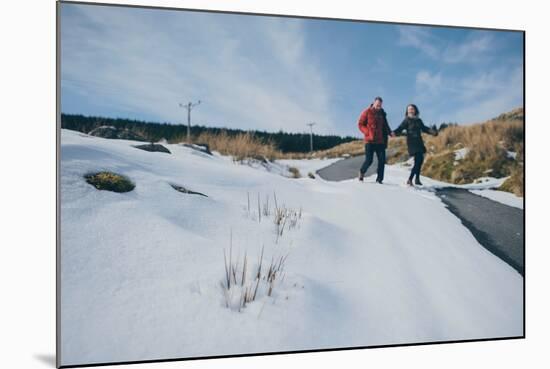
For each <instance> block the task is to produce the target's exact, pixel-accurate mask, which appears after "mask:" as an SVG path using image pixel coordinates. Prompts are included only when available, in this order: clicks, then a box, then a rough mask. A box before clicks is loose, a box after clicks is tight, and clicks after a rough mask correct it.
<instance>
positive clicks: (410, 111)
mask: <svg viewBox="0 0 550 369" xmlns="http://www.w3.org/2000/svg"><path fill="white" fill-rule="evenodd" d="M419 114H420V111H419V110H418V108H417V107H416V105H414V104H409V105H407V109H406V110H405V119H404V120H403V122H402V123H401V124H400V125H399V127H397V129H396V130H394V133H395V134H399V133H401V132H402V131H403V130H406V131H407V149H408V151H409V156H412V157H414V166H413V167H412V170H411V175H410V176H409V180H408V181H407V184H408V185H409V186H412V185H413V182H412V180H413V178H414V177H416V178H415V181H414V183H415V184H417V185H422V182H420V170H421V168H422V163H423V162H424V154H425V153H426V146H424V140H422V132H424V133H428V134H431V135H434V136H437V131H436V130H434V129H431V128H428V127H426V126H425V125H424V122H422V119H420V118H419V117H418V115H419Z"/></svg>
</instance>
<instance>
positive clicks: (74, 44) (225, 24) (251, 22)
mask: <svg viewBox="0 0 550 369" xmlns="http://www.w3.org/2000/svg"><path fill="white" fill-rule="evenodd" d="M63 11H64V12H63V14H62V20H61V25H62V26H61V27H62V28H61V29H62V46H63V47H62V64H61V68H62V89H64V90H65V91H68V92H70V93H72V94H78V95H79V96H81V97H82V98H84V99H85V100H86V101H87V102H88V103H89V104H90V105H93V106H99V107H101V108H102V109H103V110H104V111H109V109H113V110H116V111H125V112H128V114H130V113H135V114H133V115H134V116H140V115H141V116H142V115H146V116H151V117H158V119H159V120H166V121H171V122H181V121H182V120H183V119H182V118H183V117H184V112H183V111H182V110H181V109H180V108H179V107H178V102H180V101H183V102H186V101H188V100H197V99H202V100H204V101H205V102H204V104H203V105H201V107H200V108H197V109H196V110H195V111H194V122H195V123H198V124H207V125H215V126H227V127H239V128H245V129H265V130H270V131H274V130H279V129H284V130H287V131H303V130H304V128H305V123H307V122H309V121H312V120H314V121H317V122H318V123H319V125H318V127H319V128H318V130H319V131H324V132H326V133H328V132H336V131H337V128H336V127H335V126H334V124H333V119H332V118H331V112H330V111H329V110H328V105H329V104H328V101H329V100H330V95H329V93H330V88H329V86H327V84H326V82H325V81H324V80H323V78H322V73H320V71H319V66H318V65H317V64H316V63H315V61H314V60H310V58H308V53H307V50H306V42H305V34H304V29H303V25H302V22H303V21H302V20H298V19H281V18H261V19H258V18H254V17H239V16H236V15H231V16H230V15H219V14H208V13H184V12H168V11H160V10H143V9H129V8H120V9H118V8H112V7H109V8H106V7H100V6H82V5H68V4H63ZM312 91H314V92H315V93H311V92H312ZM62 103H63V101H62ZM62 108H63V106H62Z"/></svg>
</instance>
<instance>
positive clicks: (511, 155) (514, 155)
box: [506, 151, 518, 160]
mask: <svg viewBox="0 0 550 369" xmlns="http://www.w3.org/2000/svg"><path fill="white" fill-rule="evenodd" d="M517 155H518V153H517V152H514V151H506V156H507V157H508V158H510V159H514V160H516V156H517Z"/></svg>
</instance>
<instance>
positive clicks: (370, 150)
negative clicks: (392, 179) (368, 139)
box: [361, 143, 386, 182]
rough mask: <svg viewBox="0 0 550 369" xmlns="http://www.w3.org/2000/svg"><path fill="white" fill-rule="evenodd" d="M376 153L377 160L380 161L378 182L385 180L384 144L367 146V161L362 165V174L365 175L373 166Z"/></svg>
mask: <svg viewBox="0 0 550 369" xmlns="http://www.w3.org/2000/svg"><path fill="white" fill-rule="evenodd" d="M374 153H376V159H377V160H378V168H377V177H376V181H377V182H382V181H383V180H384V165H385V164H386V145H384V144H373V143H368V144H365V161H364V162H363V165H361V174H362V175H364V174H365V173H366V172H367V170H368V169H369V167H370V166H371V164H372V161H373V158H374Z"/></svg>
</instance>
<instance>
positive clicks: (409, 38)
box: [398, 26, 440, 58]
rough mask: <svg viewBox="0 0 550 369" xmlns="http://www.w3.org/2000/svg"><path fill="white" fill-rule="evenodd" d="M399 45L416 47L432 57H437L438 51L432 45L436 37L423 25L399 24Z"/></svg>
mask: <svg viewBox="0 0 550 369" xmlns="http://www.w3.org/2000/svg"><path fill="white" fill-rule="evenodd" d="M398 31H399V45H401V46H411V47H414V48H417V49H419V50H421V51H423V52H424V53H426V54H427V55H429V56H430V57H432V58H438V57H439V55H440V51H439V50H438V48H437V47H436V46H435V45H434V43H435V41H436V39H435V37H434V36H433V35H432V34H431V33H430V31H429V30H428V29H426V28H423V27H416V26H415V27H413V26H400V27H398Z"/></svg>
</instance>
